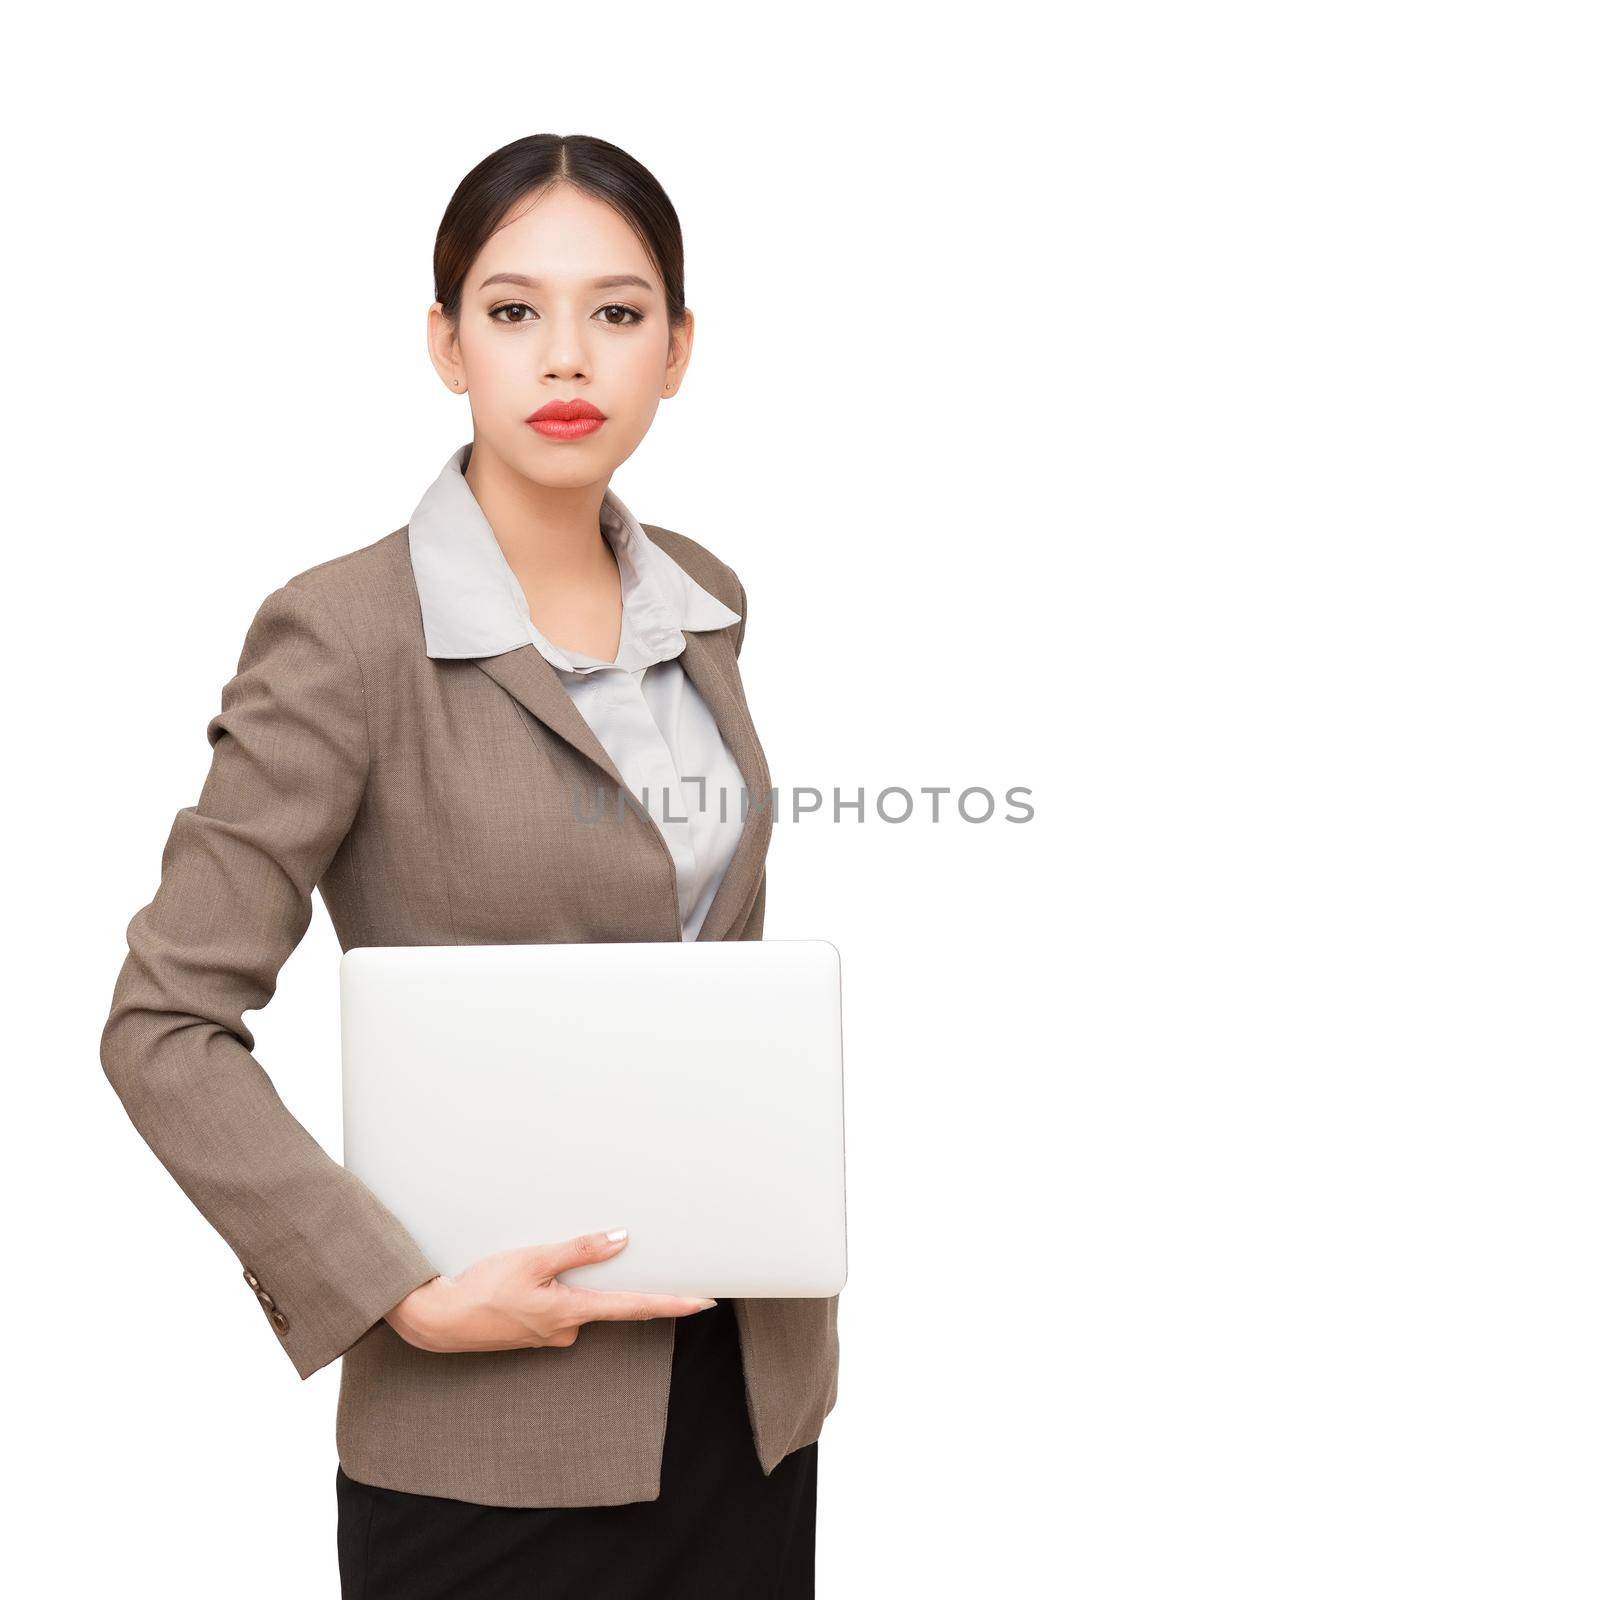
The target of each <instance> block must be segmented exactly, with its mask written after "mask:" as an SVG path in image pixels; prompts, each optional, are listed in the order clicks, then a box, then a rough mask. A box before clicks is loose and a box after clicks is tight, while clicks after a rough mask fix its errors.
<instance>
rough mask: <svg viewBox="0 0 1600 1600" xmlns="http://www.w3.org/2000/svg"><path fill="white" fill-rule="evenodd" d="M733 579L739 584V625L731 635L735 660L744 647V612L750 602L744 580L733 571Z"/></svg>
mask: <svg viewBox="0 0 1600 1600" xmlns="http://www.w3.org/2000/svg"><path fill="white" fill-rule="evenodd" d="M733 581H734V582H735V583H737V584H738V585H739V627H738V631H737V632H736V633H735V634H734V636H733V655H734V659H735V660H737V659H738V657H739V652H740V651H741V650H743V649H744V625H745V614H746V612H747V611H748V610H749V608H750V602H749V600H748V599H746V598H745V592H744V582H743V580H742V579H741V578H740V577H739V574H738V573H734V575H733Z"/></svg>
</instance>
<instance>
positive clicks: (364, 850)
mask: <svg viewBox="0 0 1600 1600" xmlns="http://www.w3.org/2000/svg"><path fill="white" fill-rule="evenodd" d="M645 526H646V532H647V534H648V535H649V537H650V538H651V540H652V541H654V542H655V543H656V544H658V545H660V546H661V548H662V549H664V550H665V551H666V552H667V553H668V554H669V555H670V556H671V557H672V558H673V560H675V561H676V562H678V564H679V565H680V566H682V567H683V568H684V570H685V571H687V572H688V573H689V575H690V576H691V577H692V578H694V579H695V580H696V581H697V582H698V583H700V584H702V585H703V586H704V587H705V588H706V589H708V590H709V591H710V592H711V593H712V594H714V595H716V596H717V598H719V599H720V600H722V601H723V602H724V603H725V604H727V605H729V606H732V607H733V608H734V609H735V610H737V611H738V612H739V615H740V621H739V622H738V623H737V624H731V623H730V624H729V625H728V626H727V627H726V628H723V629H721V630H716V631H708V632H700V633H696V632H692V631H686V632H685V634H684V640H685V648H684V652H683V655H682V657H681V658H680V659H681V660H682V663H683V668H684V671H685V672H686V673H687V674H688V676H689V678H690V680H691V681H692V682H693V683H694V686H695V687H696V689H698V690H699V692H700V694H701V695H702V696H703V697H704V699H705V701H706V703H707V705H708V706H709V707H710V708H711V712H712V714H713V716H714V717H715V718H716V720H717V723H718V725H719V727H720V728H721V730H722V734H723V737H724V739H725V740H726V741H727V744H728V747H729V749H730V750H731V751H732V752H733V755H734V758H735V760H736V761H737V762H738V765H739V768H740V771H741V772H742V773H743V776H744V780H745V785H746V791H747V793H748V795H749V796H750V798H751V801H752V804H751V807H750V810H749V812H748V816H747V819H746V822H745V826H744V832H743V834H742V835H741V837H740V840H739V844H738V847H737V849H736V851H735V853H734V855H733V858H732V860H731V861H730V862H729V864H728V867H727V870H726V872H725V874H724V876H723V880H722V883H721V885H720V887H719V889H718V891H717V894H716V897H715V899H714V900H713V902H712V905H711V908H710V911H709V913H708V915H707V918H706V921H705V925H704V927H703V929H702V930H701V934H700V937H701V938H702V939H759V938H760V937H761V931H762V922H763V914H764V911H765V903H766V855H767V847H768V843H769V840H770V837H771V832H772V825H773V819H772V811H771V809H770V807H769V806H766V805H762V804H760V803H759V802H760V801H761V800H762V799H763V798H764V797H766V796H768V795H769V793H770V785H771V779H770V776H769V773H768V770H767V763H766V758H765V755H764V754H763V752H762V749H761V745H760V742H759V740H758V739H757V737H756V730H755V727H754V725H753V723H752V722H751V718H750V710H749V707H748V706H747V704H746V702H745V696H744V688H743V684H742V682H741V679H740V675H739V667H738V665H737V657H738V655H739V651H740V648H741V646H742V644H743V641H744V629H745V623H744V617H745V614H746V599H745V593H744V587H743V585H742V584H741V583H740V581H739V579H738V577H737V576H736V575H735V573H734V571H733V570H732V568H730V567H728V566H727V565H725V564H724V563H723V562H722V561H720V560H718V559H717V557H716V556H714V555H712V554H711V553H710V551H708V550H706V549H705V548H704V547H703V546H701V545H699V544H697V543H696V542H695V541H694V540H692V539H689V538H686V537H685V536H684V535H682V534H678V533H672V532H669V531H668V530H667V529H665V528H656V527H650V526H649V525H645ZM408 531H409V530H408V528H401V529H398V530H397V531H396V532H394V533H391V534H389V535H387V536H386V537H384V538H382V539H379V540H377V541H376V542H375V543H373V544H370V545H367V546H365V547H364V548H362V549H358V550H354V551H351V552H350V553H348V554H346V555H342V556H339V557H337V558H335V559H334V560H331V561H325V562H323V563H321V564H320V565H318V566H315V567H312V568H310V569H308V570H307V571H305V572H302V573H300V574H298V575H297V576H296V577H294V578H292V579H290V581H289V582H288V583H287V584H285V585H284V586H283V587H282V588H280V589H278V590H275V591H274V592H273V593H272V594H270V595H269V596H268V597H267V598H266V600H265V601H264V602H263V603H262V605H261V607H260V609H259V611H258V612H257V613H256V616H255V619H254V621H253V622H252V623H251V626H250V629H249V632H248V634H247V636H246V638H245V642H244V649H243V653H242V655H241V656H240V659H239V670H238V673H237V675H236V676H235V677H233V678H232V679H231V680H230V681H229V682H228V683H227V685H226V686H225V687H224V688H223V691H222V706H221V710H220V711H219V712H218V714H217V715H216V716H214V717H213V718H212V719H211V721H210V723H209V724H208V726H207V729H206V737H207V739H208V740H209V742H210V743H211V745H212V747H213V755H212V762H211V768H210V771H209V773H208V775H207V777H206V780H205V784H204V787H203V788H202V790H201V793H200V799H199V803H198V804H197V805H193V806H186V807H185V808H184V809H182V810H181V811H179V812H178V814H177V817H176V819H175V820H174V822H173V825H172V831H171V834H170V835H169V837H168V839H167V843H166V847H165V849H164V851H163V853H162V858H161V882H160V886H159V888H158V889H157V891H156V894H155V898H154V899H153V900H152V901H151V902H150V904H149V905H147V906H145V907H144V908H143V909H142V910H140V911H139V912H138V913H137V914H136V915H135V916H134V918H133V920H132V921H131V922H130V923H129V924H128V929H127V938H128V956H127V960H126V961H125V963H124V965H123V967H122V970H121V973H120V975H119V976H118V979H117V983H116V989H115V993H114V995H113V998H112V1004H111V1013H110V1016H109V1018H108V1020H107V1022H106V1025H105V1030H104V1033H103V1036H102V1040H101V1060H102V1062H103V1064H104V1067H105V1071H106V1074H107V1076H108V1077H109V1078H110V1080H111V1082H112V1084H113V1085H114V1087H115V1088H116V1091H117V1093H118V1095H119V1096H120V1097H121V1099H122V1103H123V1105H124V1106H125V1107H126V1109H127V1112H128V1115H129V1117H130V1118H131V1119H132V1121H133V1123H134V1125H135V1126H136V1127H137V1128H138V1129H139V1132H140V1133H141V1134H142V1135H143V1137H144V1138H145V1140H146V1141H147V1142H148V1143H149V1145H150V1146H151V1148H152V1149H153V1150H154V1151H155V1153H156V1155H157V1156H158V1157H159V1158H160V1160H161V1161H162V1163H163V1164H164V1165H165V1166H166V1168H167V1169H168V1171H169V1172H171V1174H172V1176H173V1177H174V1178H175V1179H176V1180H177V1182H178V1183H179V1185H180V1186H181V1187H182V1188H183V1190H184V1192H185V1193H186V1194H187V1195H188V1196H189V1198H190V1199H191V1200H192V1201H193V1202H194V1203H195V1205H196V1206H198V1207H199V1209H200V1210H201V1211H202V1212H203V1213H204V1215H205V1216H206V1218H207V1220H208V1221H210V1223H211V1224H212V1226H213V1227H215V1228H216V1229H217V1231H218V1232H219V1233H220V1234H221V1235H222V1237H223V1238H224V1239H225V1240H226V1241H227V1243H228V1245H229V1246H230V1247H231V1248H232V1250H233V1251H234V1253H235V1255H236V1256H237V1257H238V1259H239V1264H240V1266H241V1267H242V1268H243V1275H242V1278H236V1279H235V1282H242V1283H243V1284H244V1285H245V1292H246V1293H250V1294H254V1295H256V1297H257V1299H258V1300H259V1301H260V1304H261V1307H262V1326H263V1328H264V1330H265V1331H266V1332H267V1333H268V1335H269V1336H270V1337H271V1338H273V1339H274V1340H276V1341H277V1342H278V1343H280V1344H281V1345H282V1347H283V1350H284V1352H285V1354H286V1355H287V1356H288V1358H289V1360H290V1361H291V1362H293V1364H294V1367H295V1370H296V1371H297V1372H298V1373H299V1374H300V1376H301V1377H302V1378H307V1377H309V1376H310V1375H311V1374H312V1373H313V1372H316V1371H317V1370H318V1369H319V1368H321V1367H323V1366H326V1365H327V1364H328V1363H329V1362H331V1361H333V1360H335V1359H336V1358H337V1357H339V1356H341V1355H342V1356H343V1357H344V1362H343V1366H342V1368H341V1372H340V1385H339V1401H338V1422H337V1445H338V1454H339V1459H340V1461H341V1463H342V1464H343V1466H344V1469H345V1471H346V1472H347V1473H348V1474H349V1475H350V1476H351V1477H352V1478H356V1479H359V1480H360V1481H362V1482H365V1483H372V1484H379V1485H382V1486H384V1487H386V1488H393V1489H403V1490H408V1491H410V1492H412V1493H417V1494H430V1495H443V1496H446V1497H449V1498H452V1499H458V1500H470V1501H477V1502H480V1503H482V1504H486V1505H498V1506H597V1505H617V1504H622V1503H625V1502H628V1501H636V1500H653V1499H656V1498H657V1497H658V1496H659V1493H660V1468H661V1449H662V1440H663V1436H664V1432H665V1427H666V1416H667V1392H668V1386H669V1383H670V1379H671V1372H672V1348H673V1340H674V1336H675V1330H676V1327H677V1320H676V1319H675V1318H672V1317H662V1318H656V1319H653V1320H651V1321H647V1322H591V1323H586V1324H584V1326H583V1327H581V1328H580V1329H579V1332H578V1337H577V1341H576V1342H575V1343H574V1344H573V1345H571V1346H570V1347H566V1348H561V1347H550V1348H539V1349H521V1350H504V1351H492V1352H451V1353H430V1352H426V1351H422V1350H418V1349H416V1348H415V1347H414V1346H412V1345H410V1344H408V1343H406V1341H405V1340H403V1339H402V1338H401V1337H400V1336H399V1334H397V1333H395V1332H394V1330H393V1329H392V1328H391V1327H390V1326H389V1324H388V1323H387V1322H385V1321H384V1320H383V1317H384V1313H385V1312H387V1311H388V1310H389V1309H390V1308H391V1307H393V1306H395V1305H396V1304H398V1303H399V1302H400V1301H401V1300H403V1299H404V1298H405V1296H406V1295H407V1294H409V1293H410V1292H411V1291H412V1290H413V1289H415V1288H416V1287H417V1286H418V1285H420V1284H422V1283H425V1282H426V1281H427V1280H428V1279H429V1278H432V1277H434V1276H436V1269H435V1268H434V1266H433V1265H432V1263H431V1262H430V1261H429V1260H428V1259H427V1257H426V1256H425V1255H423V1253H422V1251H421V1250H420V1248H419V1247H418V1246H417V1244H416V1242H415V1241H414V1240H413V1239H412V1238H411V1236H410V1234H409V1233H407V1232H406V1230H405V1229H404V1228H403V1227H402V1226H401V1224H400V1222H399V1221H398V1220H397V1219H396V1217H395V1216H394V1214H393V1213H392V1212H391V1211H389V1210H388V1208H387V1207H386V1206H384V1205H383V1204H382V1203H381V1202H380V1201H379V1200H378V1199H377V1197H376V1196H375V1195H374V1194H373V1193H372V1191H371V1190H370V1189H368V1188H367V1187H366V1185H365V1184H363V1183H362V1182H361V1181H360V1180H359V1179H358V1178H356V1177H355V1176H354V1175H353V1174H351V1173H350V1172H348V1171H346V1169H345V1168H344V1167H343V1166H341V1165H340V1164H339V1163H338V1162H336V1161H334V1160H333V1159H332V1157H331V1156H329V1155H328V1154H327V1152H326V1151H324V1150H323V1149H322V1147H321V1146H320V1145H318V1144H317V1143H316V1141H315V1140H314V1139H313V1138H312V1137H311V1135H310V1134H309V1133H308V1132H307V1131H306V1129H305V1128H304V1127H303V1126H302V1125H301V1124H300V1122H298V1121H297V1120H296V1118H295V1117H294V1115H293V1114H292V1113H291V1112H290V1111H289V1110H288V1108H287V1107H286V1106H285V1105H284V1103H283V1101H282V1100H281V1099H280V1098H279V1097H278V1094H277V1092H276V1091H275V1089H274V1088H273V1085H272V1082H271V1080H270V1079H269V1078H268V1076H267V1074H266V1072H265V1071H264V1070H263V1069H262V1066H261V1064H260V1063H259V1062H258V1061H257V1060H256V1058H255V1057H254V1055H252V1054H251V1051H252V1050H253V1048H254V1044H255V1040H254V1037H253V1035H252V1033H251V1031H250V1029H249V1028H248V1027H246V1026H245V1024H244V1022H243V1020H242V1014H243V1013H244V1012H246V1011H249V1010H253V1009H259V1008H260V1007H262V1006H264V1005H265V1004H266V1003H267V1002H268V1001H269V1000H270V999H271V997H272V994H273V992H274V990H275V988H276V984H277V975H278V971H279V969H280V968H281V967H282V965H283V963H284V961H285V960H286V959H287V958H288V956H289V954H290V952H291V951H292V950H293V949H294V948H295V946H296V945H297V944H298V943H299V941H300V939H301V938H302V937H303V936H304V934H305V931H306V929H307V927H308V926H309V924H310V920H311V891H312V888H313V886H315V887H317V888H320V890H321V892H322V897H323V902H324V904H325V905H326V906H327V908H328V913H329V916H330V917H331V918H332V921H333V926H334V929H335V932H336V933H337V935H338V938H339V943H340V945H341V947H342V948H343V949H345V950H349V949H351V948H352V947H354V946H357V945H417V944H490V943H500V944H516V943H565V942H572V941H584V942H608V941H609V942H616V941H624V940H646V939H670V940H678V939H680V938H681V937H682V933H681V927H680V923H679V920H678V917H679V913H678V899H677V890H676V878H675V875H674V868H673V863H672V855H671V852H670V850H669V849H668V847H667V844H666V841H665V839H664V838H663V837H662V835H661V831H660V829H659V828H658V827H657V825H656V824H655V823H654V822H653V821H652V820H651V819H650V818H649V817H647V816H645V815H642V814H641V813H640V811H639V809H638V808H636V807H634V806H631V805H627V806H623V807H622V808H621V811H622V817H621V819H620V820H618V818H617V813H618V809H619V808H618V806H617V803H616V802H617V799H618V796H619V793H620V792H621V790H622V789H624V788H625V785H624V784H623V780H622V777H621V775H620V773H619V772H618V771H617V770H616V768H615V767H614V765H613V764H612V762H611V759H610V757H609V756H608V755H607V754H606V751H605V749H604V747H603V746H602V745H601V744H600V743H599V741H598V740H597V739H596V738H595V736H594V734H593V732H592V731H591V730H590V728H589V726H588V724H587V723H586V722H585V721H584V720H583V718H582V716H581V715H580V714H579V713H578V710H577V708H576V707H575V706H574V704H573V702H572V700H571V698H570V696H569V695H568V694H567V691H566V689H565V688H564V687H563V686H562V683H561V681H560V679H559V678H558V676H557V675H556V672H555V670H554V669H553V668H552V667H551V665H550V663H549V662H548V661H546V660H545V658H544V657H543V656H542V655H541V654H540V653H539V651H538V649H537V648H536V647H535V646H534V645H532V644H527V645H524V646H521V647H520V648H517V649H514V650H510V651H507V652H506V653H504V654H502V655H497V656H491V657H485V658H476V659H464V660H447V659H430V658H429V656H428V655H427V653H426V648H425V642H424V637H423V631H422V621H421V612H420V603H419V599H418V592H417V584H416V579H415V575H414V572H413V569H412V566H411V561H410V545H409V541H408ZM597 786H598V789H599V791H600V792H601V793H603V794H604V796H605V798H606V800H607V812H608V815H607V817H606V819H605V821H604V822H601V823H596V822H595V821H594V820H593V818H594V814H595V810H594V808H595V801H596V794H597ZM613 786H616V787H613ZM577 794H582V795H583V796H585V797H586V799H587V804H586V805H585V806H584V807H583V809H582V811H581V813H580V810H579V809H578V806H577V804H576V802H575V799H574V796H575V795H577ZM584 817H588V818H589V820H588V821H585V820H584ZM759 1068H760V1063H759V1062H753V1063H752V1070H759ZM610 1220H611V1219H609V1218H601V1219H599V1221H598V1222H597V1223H596V1226H597V1227H598V1226H602V1225H604V1224H606V1223H608V1222H609V1221H610ZM529 1242H530V1243H533V1242H535V1241H532V1240H530V1241H529ZM734 1306H735V1315H736V1319H737V1322H738V1328H739V1340H740V1345H741V1348H742V1351H743V1358H744V1374H745V1389H746V1401H747V1405H748V1409H749V1415H750V1425H751V1429H752V1433H753V1437H754V1443H755V1449H756V1453H757V1455H758V1456H759V1458H760V1462H761V1466H762V1469H763V1471H765V1472H768V1473H770V1472H771V1471H772V1469H773V1468H774V1467H775V1466H776V1465H777V1464H778V1462H779V1461H781V1460H782V1459H783V1457H784V1456H786V1455H787V1454H789V1453H790V1452H791V1451H794V1450H797V1449H799V1448H800V1447H801V1446H802V1445H806V1444H809V1443H811V1441H813V1440H814V1439H816V1438H818V1437H819V1435H820V1433H821V1430H822V1423H823V1418H824V1417H825V1416H826V1415H827V1414H828V1413H829V1412H830V1411H831V1410H832V1409H833V1405H834V1400H835V1397H836V1394H837V1384H838V1333H837V1317H838V1297H837V1296H833V1297H832V1298H829V1299H810V1300H737V1301H735V1302H734Z"/></svg>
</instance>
